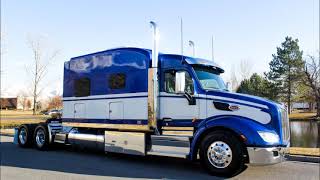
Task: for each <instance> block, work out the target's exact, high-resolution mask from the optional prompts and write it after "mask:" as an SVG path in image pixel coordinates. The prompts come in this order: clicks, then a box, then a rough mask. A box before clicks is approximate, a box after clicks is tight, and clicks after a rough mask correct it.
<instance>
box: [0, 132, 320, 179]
mask: <svg viewBox="0 0 320 180" xmlns="http://www.w3.org/2000/svg"><path fill="white" fill-rule="evenodd" d="M0 140H1V144H0V150H1V166H0V173H1V180H7V179H23V180H26V179H33V180H36V179H59V180H64V179H76V180H82V179H91V180H92V179H194V180H200V179H221V178H219V177H215V176H211V175H209V174H207V173H206V171H204V170H203V168H202V167H201V166H200V164H199V163H191V162H189V161H187V160H185V159H178V158H167V157H157V156H147V157H139V156H132V155H120V154H104V153H99V152H85V151H80V150H78V151H75V150H73V149H71V148H65V147H56V148H54V149H53V150H50V151H38V150H36V149H33V148H30V149H23V148H19V147H18V146H17V145H15V144H13V143H12V140H13V138H12V137H9V136H0ZM319 169H320V166H319V163H304V162H296V161H286V162H283V163H281V164H276V165H272V166H248V167H247V168H246V169H245V170H244V171H243V172H241V173H240V174H239V175H237V176H235V177H233V178H232V179H281V180H285V179H290V180H293V179H303V180H311V179H315V180H319Z"/></svg>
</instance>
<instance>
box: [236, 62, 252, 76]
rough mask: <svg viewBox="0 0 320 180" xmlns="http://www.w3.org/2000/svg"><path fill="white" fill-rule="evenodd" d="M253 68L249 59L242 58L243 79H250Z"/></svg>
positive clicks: (241, 71)
mask: <svg viewBox="0 0 320 180" xmlns="http://www.w3.org/2000/svg"><path fill="white" fill-rule="evenodd" d="M251 69H252V63H251V62H250V61H248V60H241V61H240V69H239V70H240V75H241V78H242V79H241V81H242V80H245V79H249V78H250V76H251Z"/></svg>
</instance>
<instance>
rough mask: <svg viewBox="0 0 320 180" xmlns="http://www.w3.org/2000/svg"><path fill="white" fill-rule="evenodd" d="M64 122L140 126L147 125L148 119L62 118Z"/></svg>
mask: <svg viewBox="0 0 320 180" xmlns="http://www.w3.org/2000/svg"><path fill="white" fill-rule="evenodd" d="M62 122H75V123H96V124H138V125H147V124H148V120H146V119H121V120H114V119H112V120H111V119H75V118H62Z"/></svg>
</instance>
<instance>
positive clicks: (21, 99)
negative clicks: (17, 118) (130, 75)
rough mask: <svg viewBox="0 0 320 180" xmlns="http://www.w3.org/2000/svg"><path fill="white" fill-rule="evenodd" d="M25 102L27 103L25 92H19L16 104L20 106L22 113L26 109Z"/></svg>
mask: <svg viewBox="0 0 320 180" xmlns="http://www.w3.org/2000/svg"><path fill="white" fill-rule="evenodd" d="M27 101H28V94H27V93H26V92H25V91H20V92H19V94H18V104H20V105H21V106H22V110H23V111H24V110H25V109H26V107H27ZM30 105H31V104H30ZM29 108H30V107H29Z"/></svg>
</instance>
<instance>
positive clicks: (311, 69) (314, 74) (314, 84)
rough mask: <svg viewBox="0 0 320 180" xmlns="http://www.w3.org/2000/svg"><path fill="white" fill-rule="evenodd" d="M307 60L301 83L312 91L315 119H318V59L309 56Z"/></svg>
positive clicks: (319, 67) (319, 85)
mask: <svg viewBox="0 0 320 180" xmlns="http://www.w3.org/2000/svg"><path fill="white" fill-rule="evenodd" d="M309 59H310V60H309V61H308V62H307V61H306V62H305V70H304V74H305V78H304V79H303V80H302V83H304V84H305V85H306V86H308V87H310V88H311V89H312V94H313V96H314V98H315V100H316V104H317V117H320V59H319V57H318V58H316V57H314V56H309Z"/></svg>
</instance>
